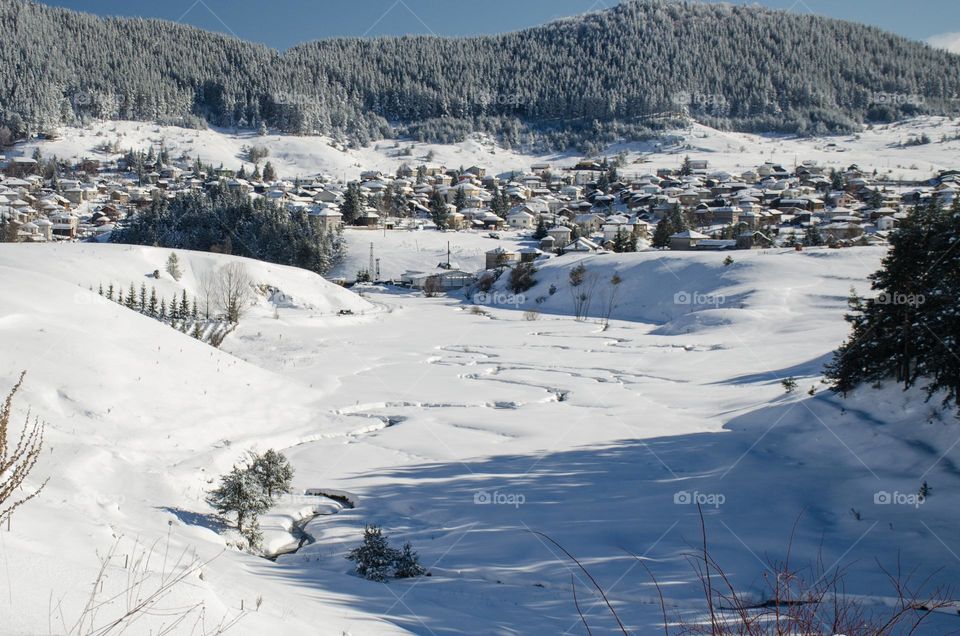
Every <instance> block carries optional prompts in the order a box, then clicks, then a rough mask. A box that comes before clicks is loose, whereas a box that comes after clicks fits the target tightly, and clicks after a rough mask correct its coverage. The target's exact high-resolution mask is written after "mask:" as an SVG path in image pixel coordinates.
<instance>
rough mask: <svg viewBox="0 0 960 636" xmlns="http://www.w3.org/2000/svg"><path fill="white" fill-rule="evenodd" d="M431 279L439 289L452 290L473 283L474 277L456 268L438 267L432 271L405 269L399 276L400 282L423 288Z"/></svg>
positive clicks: (415, 287)
mask: <svg viewBox="0 0 960 636" xmlns="http://www.w3.org/2000/svg"><path fill="white" fill-rule="evenodd" d="M431 279H432V280H434V281H436V282H437V283H438V285H439V288H440V289H441V290H443V291H452V290H456V289H463V288H464V287H466V286H467V285H471V284H473V281H474V280H475V277H474V275H473V274H471V273H469V272H463V271H460V270H458V269H440V268H438V269H437V270H436V271H432V272H421V271H407V272H404V273H403V274H402V275H401V276H400V282H401V284H404V285H409V286H410V287H412V288H413V289H424V288H425V287H426V286H427V285H428V284H429V281H430V280H431Z"/></svg>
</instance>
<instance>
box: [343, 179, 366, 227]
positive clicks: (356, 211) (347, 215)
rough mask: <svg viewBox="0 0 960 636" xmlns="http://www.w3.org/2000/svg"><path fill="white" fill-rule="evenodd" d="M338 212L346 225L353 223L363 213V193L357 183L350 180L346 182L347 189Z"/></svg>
mask: <svg viewBox="0 0 960 636" xmlns="http://www.w3.org/2000/svg"><path fill="white" fill-rule="evenodd" d="M340 214H342V215H343V222H344V223H345V224H347V225H352V224H353V223H355V222H356V221H357V219H358V218H360V215H361V214H363V195H362V194H361V192H360V186H359V185H358V184H356V183H352V182H351V183H349V184H347V191H346V192H345V193H344V196H343V203H342V204H341V205H340Z"/></svg>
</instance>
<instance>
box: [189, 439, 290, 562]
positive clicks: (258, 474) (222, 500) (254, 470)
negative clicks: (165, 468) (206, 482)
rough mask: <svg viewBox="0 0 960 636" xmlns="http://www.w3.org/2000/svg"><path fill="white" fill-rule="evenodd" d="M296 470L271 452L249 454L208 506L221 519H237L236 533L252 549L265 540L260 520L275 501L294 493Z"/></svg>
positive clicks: (212, 495) (211, 495) (224, 479)
mask: <svg viewBox="0 0 960 636" xmlns="http://www.w3.org/2000/svg"><path fill="white" fill-rule="evenodd" d="M292 481H293V467H292V466H290V462H289V461H288V460H287V458H286V457H285V456H284V455H283V453H279V452H277V451H275V450H272V449H271V450H268V451H267V452H266V453H264V454H262V455H257V454H256V453H250V455H249V457H248V459H247V462H246V464H243V465H241V466H234V467H233V469H232V470H231V471H230V472H229V473H227V474H226V475H224V476H223V477H221V478H220V485H219V486H218V487H217V488H215V489H214V490H212V491H210V493H209V494H208V495H207V503H209V504H210V505H211V506H213V508H214V509H215V510H216V511H217V512H218V513H220V514H221V515H235V516H236V520H237V530H239V531H240V534H241V535H243V538H244V539H246V540H247V543H248V545H249V546H250V548H251V549H257V548H259V547H260V544H261V541H262V539H263V536H262V534H261V533H260V524H259V523H258V519H257V518H258V517H259V516H260V515H261V514H263V513H264V512H266V511H267V510H269V509H270V506H271V505H272V504H273V498H274V497H276V496H278V495H282V494H284V493H288V492H290V491H291V483H292Z"/></svg>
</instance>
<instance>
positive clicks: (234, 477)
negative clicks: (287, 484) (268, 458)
mask: <svg viewBox="0 0 960 636" xmlns="http://www.w3.org/2000/svg"><path fill="white" fill-rule="evenodd" d="M207 503H209V504H210V505H211V506H213V508H214V509H215V510H216V511H217V512H218V513H220V514H221V515H229V514H233V515H236V518H237V529H238V530H239V531H240V532H243V531H244V530H245V528H246V527H247V526H248V525H252V524H255V523H256V519H257V517H258V516H259V515H261V514H263V513H264V512H266V511H267V510H268V509H269V508H270V497H269V496H268V495H267V492H266V491H265V490H264V489H263V487H262V486H261V485H260V482H259V481H258V480H257V478H256V476H255V475H254V474H253V473H251V472H250V471H249V470H248V469H246V468H241V467H237V466H234V467H233V470H231V471H230V472H229V473H228V474H226V475H224V476H223V477H221V478H220V485H219V486H218V487H217V488H215V489H214V490H212V491H210V493H209V494H208V496H207Z"/></svg>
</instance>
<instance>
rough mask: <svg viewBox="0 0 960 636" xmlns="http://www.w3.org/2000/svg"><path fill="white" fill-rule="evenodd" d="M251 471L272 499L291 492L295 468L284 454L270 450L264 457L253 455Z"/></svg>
mask: <svg viewBox="0 0 960 636" xmlns="http://www.w3.org/2000/svg"><path fill="white" fill-rule="evenodd" d="M250 471H251V472H252V473H253V475H254V476H255V477H256V479H257V481H258V482H259V483H260V485H261V486H262V487H263V489H264V490H266V491H267V495H269V496H270V497H271V498H272V497H273V496H274V495H279V494H283V493H288V492H290V491H291V486H290V485H291V483H292V481H293V467H292V466H290V462H289V461H288V460H287V458H286V457H285V456H284V455H283V453H278V452H277V451H275V450H273V449H270V450H268V451H267V452H265V453H264V454H263V455H256V454H255V455H253V456H252V457H251V461H250Z"/></svg>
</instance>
